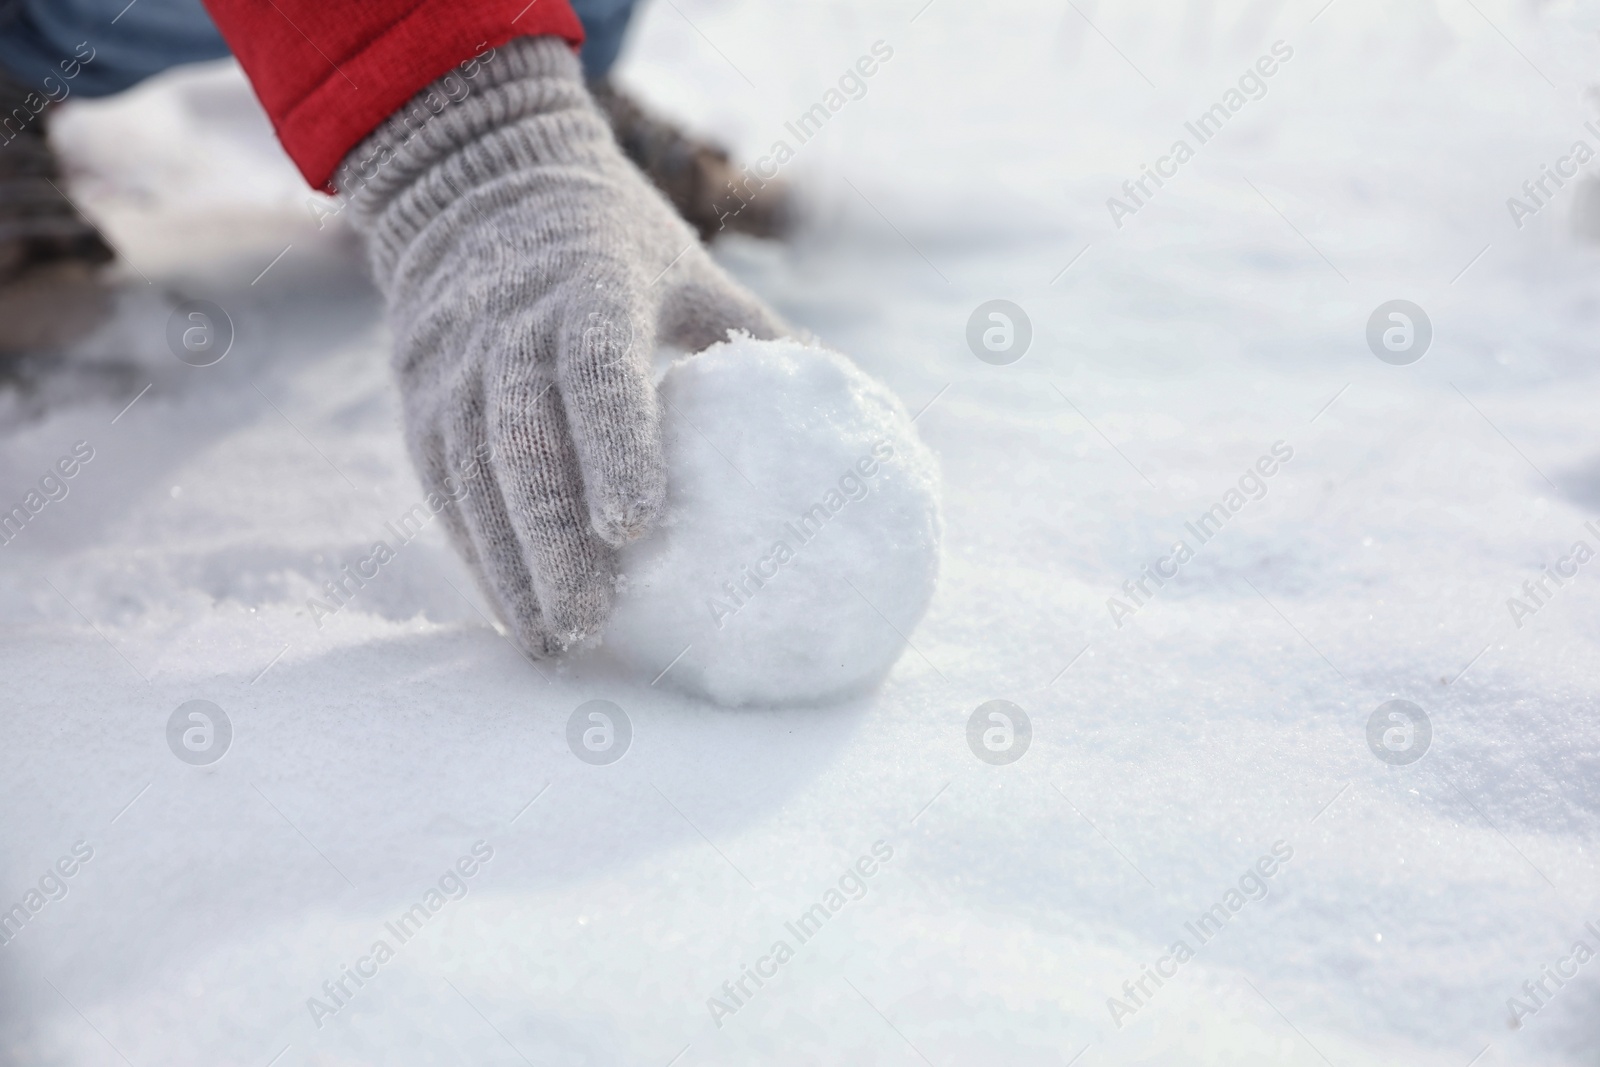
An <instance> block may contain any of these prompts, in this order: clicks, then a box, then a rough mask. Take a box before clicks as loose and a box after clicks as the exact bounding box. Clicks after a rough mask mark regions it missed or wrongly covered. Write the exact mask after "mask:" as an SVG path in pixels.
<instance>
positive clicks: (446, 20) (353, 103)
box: [205, 0, 583, 191]
mask: <svg viewBox="0 0 1600 1067" xmlns="http://www.w3.org/2000/svg"><path fill="white" fill-rule="evenodd" d="M205 5H206V7H207V9H209V10H210V12H211V17H212V18H213V19H215V20H216V23H217V27H218V28H219V29H221V30H222V36H223V37H224V38H225V39H226V40H227V42H228V46H229V47H230V48H232V49H233V54H234V55H236V56H238V57H239V63H240V65H241V66H243V67H244V72H245V74H247V75H249V77H250V83H251V85H253V86H254V87H255V91H256V96H258V97H259V98H260V99H261V103H262V105H263V106H265V107H266V109H267V114H268V115H269V116H271V118H272V125H273V127H274V128H275V129H276V130H277V131H278V139H279V140H280V141H282V142H283V147H284V148H286V149H287V150H288V152H289V155H290V157H291V158H293V160H294V161H295V164H296V165H297V166H298V167H299V168H300V173H301V174H304V175H305V178H306V181H308V182H310V183H311V185H312V186H313V187H314V188H321V189H329V190H330V191H331V188H332V187H331V186H330V185H329V179H330V177H331V176H332V175H333V171H334V169H335V168H336V167H338V165H339V163H340V161H342V160H343V159H344V157H345V155H346V154H347V153H348V152H349V151H350V149H352V148H354V147H355V146H356V145H357V144H358V143H359V142H360V141H361V139H362V138H363V137H365V136H366V135H367V134H369V133H371V132H372V131H373V130H374V129H375V128H376V127H377V126H378V124H379V123H381V122H383V120H384V119H386V118H388V117H389V116H390V115H392V114H394V112H395V111H397V110H399V108H400V106H401V105H402V104H404V103H405V102H406V101H407V100H409V99H411V98H412V97H413V96H415V95H416V94H417V93H418V92H419V91H421V90H422V89H423V88H424V87H425V86H427V85H428V84H429V83H430V82H432V81H434V80H435V79H437V78H440V77H443V76H444V75H445V74H446V73H448V72H449V71H450V69H451V68H452V67H455V66H457V65H458V64H460V63H462V62H464V61H466V60H468V59H471V58H472V57H473V56H474V55H477V54H478V53H480V52H482V51H484V50H485V49H487V48H497V47H499V46H500V45H502V44H505V43H506V42H507V41H509V40H510V39H511V38H513V37H536V36H542V35H546V34H549V35H555V36H558V37H562V38H565V39H566V40H567V41H568V42H570V43H571V44H572V45H573V46H574V47H576V46H577V45H578V44H580V43H582V41H583V27H582V26H581V25H580V24H579V23H578V16H577V15H575V14H573V12H572V8H571V7H570V6H569V5H568V2H567V0H467V2H461V0H205Z"/></svg>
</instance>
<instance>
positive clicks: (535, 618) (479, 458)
mask: <svg viewBox="0 0 1600 1067" xmlns="http://www.w3.org/2000/svg"><path fill="white" fill-rule="evenodd" d="M457 419H458V420H459V421H458V423H457V425H455V426H453V427H452V428H451V431H452V432H450V433H448V434H446V435H444V436H443V438H442V440H443V447H442V448H441V449H439V450H438V451H437V452H434V453H432V454H430V455H423V456H419V457H418V463H417V466H418V469H419V470H420V471H422V472H423V480H424V484H425V485H426V486H427V488H428V490H429V495H430V500H429V503H428V507H429V508H430V509H431V508H432V507H433V501H434V499H435V497H436V496H442V497H444V498H445V501H446V505H445V506H444V507H443V509H442V510H441V511H440V512H439V513H440V515H442V516H445V517H446V523H447V527H446V528H447V529H449V531H450V535H451V538H452V539H453V540H454V541H455V544H456V548H457V549H458V550H459V551H460V552H461V555H462V557H463V558H464V559H465V560H466V562H467V565H468V566H469V567H470V568H471V569H472V573H473V577H474V578H475V579H476V580H477V582H478V588H479V589H480V590H481V591H482V592H483V595H484V596H485V598H487V599H488V601H489V603H490V605H492V606H493V608H494V610H495V614H496V615H498V616H499V617H500V621H501V622H502V623H504V624H505V626H506V628H507V629H509V630H510V631H511V635H512V637H513V639H515V641H516V642H517V644H518V645H519V646H521V647H522V648H523V649H524V650H525V651H527V652H528V653H529V654H530V655H533V656H537V657H540V658H544V657H548V656H553V655H555V654H557V653H558V652H560V651H561V644H560V642H559V641H556V640H555V639H554V636H553V635H552V634H551V633H550V631H549V629H548V627H547V626H546V625H545V621H544V615H543V613H542V612H541V611H540V609H539V599H538V596H537V594H536V593H535V590H534V584H533V579H532V576H531V575H530V574H529V572H528V566H527V563H526V562H525V561H524V560H523V558H522V549H521V544H520V542H519V541H518V539H517V534H516V529H515V527H514V526H513V524H512V522H511V515H510V511H509V510H508V508H507V507H506V501H505V498H504V496H503V494H502V492H501V488H500V484H499V471H498V469H497V468H498V458H497V457H496V456H494V454H493V449H492V447H491V444H490V442H489V441H488V439H487V438H488V428H487V425H486V424H485V421H484V419H483V414H482V407H481V405H477V404H472V405H460V406H458V407H457ZM424 447H426V446H424ZM450 501H454V503H450Z"/></svg>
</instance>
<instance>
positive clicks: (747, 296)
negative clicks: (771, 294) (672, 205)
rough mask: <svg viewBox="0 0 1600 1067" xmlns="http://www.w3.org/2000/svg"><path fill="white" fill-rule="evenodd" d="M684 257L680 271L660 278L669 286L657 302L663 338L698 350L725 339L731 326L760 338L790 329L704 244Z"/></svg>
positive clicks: (779, 333)
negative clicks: (659, 301)
mask: <svg viewBox="0 0 1600 1067" xmlns="http://www.w3.org/2000/svg"><path fill="white" fill-rule="evenodd" d="M685 260H686V261H685V263H683V264H681V265H680V270H679V271H674V272H672V273H671V274H669V275H668V276H667V279H666V280H664V281H663V282H662V284H664V285H667V286H668V289H667V296H666V299H665V300H663V301H662V305H661V321H660V325H659V330H660V335H661V341H662V343H664V344H670V345H673V346H675V347H678V348H682V349H684V350H685V351H688V352H698V351H700V350H701V349H702V348H705V347H707V346H709V345H714V344H716V343H717V342H718V341H726V340H727V339H728V331H729V330H743V331H745V332H746V333H748V334H750V335H751V336H753V337H759V338H761V339H762V340H771V339H773V338H775V337H784V336H787V335H789V334H791V333H792V332H793V331H792V330H791V329H790V328H789V327H788V326H787V325H786V324H785V323H784V321H783V320H782V319H781V318H779V317H778V314H777V313H776V312H775V311H773V310H772V309H771V308H769V307H767V305H766V304H765V303H763V302H762V301H761V299H760V298H759V297H757V296H756V295H755V294H754V293H752V292H750V291H749V290H748V289H746V288H745V287H744V286H742V285H740V284H739V283H738V282H736V281H734V280H733V279H732V278H730V277H729V276H728V274H727V272H726V271H724V270H723V269H722V268H721V267H719V266H717V264H716V263H714V262H712V260H711V257H710V256H708V255H706V253H705V252H704V251H703V250H702V249H699V248H696V249H694V250H693V254H692V255H690V256H686V257H685ZM680 272H681V273H680ZM674 275H677V277H676V278H674Z"/></svg>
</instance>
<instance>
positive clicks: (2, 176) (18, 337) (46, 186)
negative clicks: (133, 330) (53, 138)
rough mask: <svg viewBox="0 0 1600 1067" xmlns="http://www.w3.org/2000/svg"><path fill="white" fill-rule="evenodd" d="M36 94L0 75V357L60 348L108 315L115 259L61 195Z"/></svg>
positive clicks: (45, 107)
mask: <svg viewBox="0 0 1600 1067" xmlns="http://www.w3.org/2000/svg"><path fill="white" fill-rule="evenodd" d="M49 113H50V105H49V103H48V101H46V100H45V99H44V97H43V95H42V94H41V93H38V92H36V91H34V90H30V89H28V88H27V87H25V86H22V85H19V84H18V83H16V82H14V81H12V80H11V79H10V78H7V77H5V76H4V75H3V74H0V354H6V353H17V352H25V351H38V350H40V349H50V348H59V347H61V346H63V345H66V344H68V343H70V342H71V341H74V340H76V339H77V338H79V337H81V336H83V335H85V334H87V333H89V332H90V331H91V330H93V329H94V328H95V327H96V326H98V325H100V323H101V322H103V321H104V319H105V318H106V316H107V315H108V314H109V312H110V308H111V303H112V301H111V296H110V293H109V292H108V291H107V290H106V288H105V287H104V286H103V285H102V284H101V283H100V281H99V280H98V278H97V273H98V272H97V268H98V267H100V266H102V265H103V264H106V263H109V262H110V261H111V260H112V259H113V258H115V254H114V253H113V252H112V250H111V246H110V245H109V244H107V243H106V241H105V238H103V237H101V236H100V232H99V231H98V230H96V229H95V227H94V224H93V223H91V222H89V220H88V219H85V218H84V217H83V216H82V215H81V214H79V213H78V210H77V208H75V207H73V206H72V202H71V201H69V200H68V199H67V198H66V195H65V194H64V193H63V192H62V191H61V190H62V188H63V183H62V181H61V169H60V167H59V166H57V164H56V158H55V154H54V153H53V152H52V151H51V150H50V143H49V139H48V137H47V133H46V123H47V122H48V121H49Z"/></svg>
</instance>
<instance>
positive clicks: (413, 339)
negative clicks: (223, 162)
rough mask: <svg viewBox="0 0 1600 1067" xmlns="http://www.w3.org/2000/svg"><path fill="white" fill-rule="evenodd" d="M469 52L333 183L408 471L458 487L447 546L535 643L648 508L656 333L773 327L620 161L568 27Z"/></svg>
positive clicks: (647, 521)
mask: <svg viewBox="0 0 1600 1067" xmlns="http://www.w3.org/2000/svg"><path fill="white" fill-rule="evenodd" d="M472 67H474V68H475V69H474V71H473V73H472V75H471V76H470V77H468V76H464V75H463V74H460V73H452V74H450V75H447V76H445V77H444V78H442V79H440V80H439V81H438V82H435V83H434V84H433V85H432V86H430V87H429V88H428V89H427V90H424V91H423V92H422V93H421V94H419V95H418V96H417V97H416V98H414V99H413V100H412V101H411V103H409V104H408V105H407V106H406V107H405V108H402V109H401V110H400V111H399V112H397V113H396V114H395V116H394V117H392V118H391V119H389V121H388V122H386V123H385V124H384V125H383V126H381V127H379V128H378V129H377V130H376V131H374V132H373V134H372V135H370V136H369V137H368V138H367V139H366V140H365V141H364V142H362V143H361V144H360V145H359V146H358V147H357V148H356V149H355V150H354V151H353V152H352V153H351V154H350V155H349V156H348V157H346V159H345V161H344V164H343V166H342V167H341V168H340V171H339V173H338V175H337V177H336V179H335V183H336V185H337V187H338V188H339V189H340V190H341V192H342V193H343V194H345V195H346V196H347V197H348V198H349V200H348V203H349V206H350V208H351V209H352V210H351V215H352V217H353V220H354V225H355V228H356V229H357V230H358V231H359V232H360V233H361V234H362V236H363V237H364V238H365V241H366V246H367V252H368V257H369V259H370V261H371V265H372V271H373V275H374V277H375V278H376V280H377V283H378V286H379V288H380V289H382V290H383V293H384V295H385V297H386V298H387V300H388V307H389V321H390V325H391V326H392V328H393V332H394V369H395V374H396V376H397V378H398V380H399V385H400V393H401V396H402V398H403V401H404V409H405V432H406V440H407V444H408V446H409V447H410V451H411V456H412V459H413V461H414V462H415V463H416V466H417V471H418V474H419V476H420V477H421V479H422V483H423V486H424V488H425V489H427V490H428V491H429V492H430V493H433V492H437V493H440V494H443V495H444V496H446V497H450V498H457V499H458V501H459V502H458V503H455V504H451V505H449V506H447V507H446V508H445V509H444V511H443V514H444V515H445V517H446V521H447V523H448V526H449V529H450V532H451V535H452V537H453V538H454V541H455V544H456V547H457V548H458V549H459V550H460V552H461V555H462V556H463V557H464V558H465V559H466V561H467V563H468V565H469V566H470V567H471V568H472V570H473V572H474V573H475V574H476V576H477V578H478V582H479V585H480V586H481V588H482V589H483V592H484V595H485V596H487V597H488V598H489V600H490V601H491V602H492V603H493V604H494V606H495V608H496V610H497V611H498V613H499V615H500V618H501V620H502V621H503V622H504V623H505V624H506V625H507V627H509V629H510V630H511V632H512V634H513V635H514V636H515V638H516V640H517V642H518V643H519V644H520V645H521V646H522V647H523V648H524V649H526V650H527V651H528V652H529V653H531V654H532V655H535V656H549V655H554V654H556V653H558V652H560V651H562V650H563V649H565V648H567V647H568V646H569V645H571V644H572V643H573V642H574V641H577V640H580V639H581V638H583V637H585V636H587V635H590V634H593V633H595V632H597V631H598V630H599V628H600V626H601V625H602V624H603V623H604V622H605V619H606V616H607V614H608V613H609V611H610V608H611V602H612V598H613V595H614V593H615V580H616V551H615V546H620V545H623V544H626V543H627V542H628V541H630V540H633V539H634V538H636V537H639V536H640V535H641V534H643V533H645V532H646V531H647V530H649V529H650V528H651V526H652V525H654V524H655V523H656V521H657V520H658V518H659V517H660V515H661V511H662V506H663V503H664V501H665V498H666V468H665V462H664V460H663V456H662V447H661V426H660V422H661V409H660V404H659V402H658V398H657V395H656V392H655V389H654V388H653V387H652V385H651V380H650V362H651V355H652V353H653V352H654V350H655V348H656V346H657V345H661V344H665V345H672V346H675V347H678V348H681V349H684V350H686V351H698V350H699V349H701V348H704V347H706V346H707V345H710V344H713V343H715V342H717V341H720V340H724V339H725V338H726V335H727V333H728V331H729V330H730V329H740V330H746V331H749V332H750V333H752V334H754V335H756V336H758V337H776V336H779V335H780V334H782V333H783V332H785V327H784V326H783V324H782V323H781V322H780V320H779V319H778V318H777V316H776V315H774V314H773V313H772V312H771V311H769V310H768V309H767V308H766V307H765V306H763V305H762V303H761V301H760V300H758V299H757V298H756V297H754V296H753V295H751V294H750V293H748V292H746V291H745V290H744V289H742V288H741V287H740V286H739V285H738V284H736V283H735V282H734V281H733V280H732V279H730V278H729V277H728V276H727V275H726V274H725V273H724V272H723V271H722V270H721V269H720V268H719V267H717V266H716V264H714V263H713V262H712V261H711V259H710V257H709V256H707V255H706V252H705V250H704V249H703V248H701V247H700V244H699V242H698V241H697V240H696V238H695V235H694V233H693V232H692V231H691V230H690V229H689V227H688V226H687V225H685V224H684V223H683V222H682V221H681V220H680V219H679V218H678V217H677V215H676V214H675V213H674V212H673V210H672V208H671V207H670V206H669V205H668V204H667V202H666V201H665V200H663V199H662V198H661V196H660V195H659V194H658V193H657V192H656V191H655V190H654V189H653V188H652V187H651V186H650V184H649V182H648V181H647V180H646V179H645V178H644V177H643V176H642V175H641V174H640V173H639V171H638V170H636V169H635V168H634V166H633V164H631V163H629V162H628V161H627V159H625V158H624V157H623V155H622V153H621V151H620V150H619V149H618V147H617V145H616V143H615V141H614V140H613V138H612V134H611V130H610V128H609V127H608V126H607V124H606V120H605V118H604V117H603V116H602V115H601V113H600V112H599V111H598V110H597V109H596V107H595V105H594V102H593V101H592V100H591V99H590V97H589V94H588V92H587V90H585V88H584V84H583V78H582V75H581V73H580V69H579V66H578V60H577V57H576V56H574V55H573V54H572V52H571V50H570V49H569V48H568V47H567V46H566V45H565V44H564V43H562V42H561V41H560V40H557V39H556V38H553V37H525V38H519V39H517V40H514V41H512V42H511V43H510V44H508V45H506V46H505V47H504V48H501V49H499V50H497V52H496V53H495V54H494V55H493V56H492V57H491V58H480V59H479V60H478V61H476V62H475V63H474V64H472ZM465 69H467V67H465V66H464V67H463V70H465ZM479 456H487V457H489V458H488V460H487V462H484V463H477V464H474V459H475V457H479Z"/></svg>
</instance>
